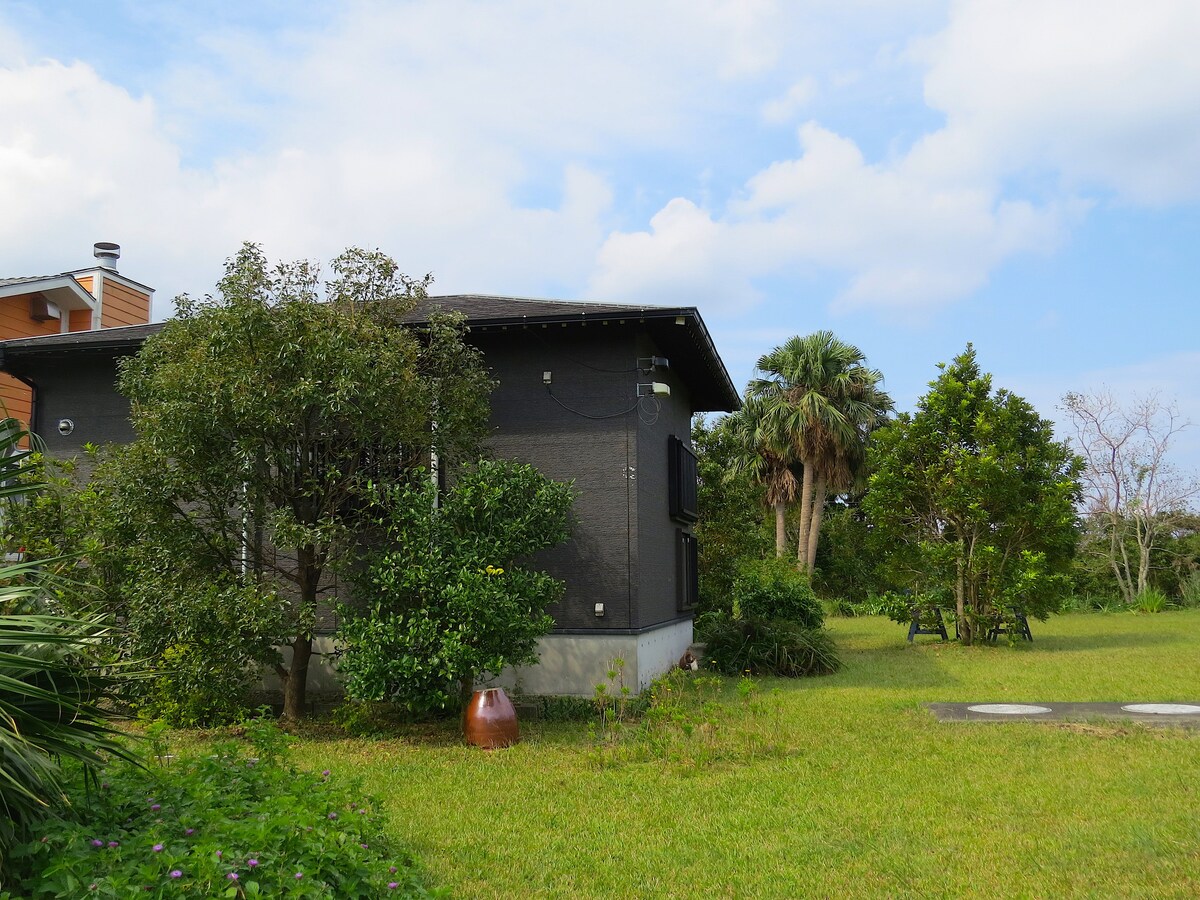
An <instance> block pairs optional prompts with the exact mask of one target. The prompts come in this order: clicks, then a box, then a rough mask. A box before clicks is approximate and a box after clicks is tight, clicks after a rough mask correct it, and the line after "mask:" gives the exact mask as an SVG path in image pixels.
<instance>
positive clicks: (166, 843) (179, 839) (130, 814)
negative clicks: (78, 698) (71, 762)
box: [0, 723, 431, 898]
mask: <svg viewBox="0 0 1200 900" xmlns="http://www.w3.org/2000/svg"><path fill="white" fill-rule="evenodd" d="M248 735H249V736H250V737H251V739H252V740H251V746H250V747H247V745H246V744H244V743H242V742H239V741H236V740H230V741H221V742H217V743H215V744H210V745H207V746H205V747H204V748H203V749H201V750H198V751H197V752H196V753H195V754H194V755H191V756H189V757H186V758H175V757H173V756H171V755H170V754H165V753H163V752H162V749H163V748H162V746H161V744H159V745H158V746H156V747H154V748H153V749H154V751H157V752H151V753H150V754H149V758H148V760H147V767H146V769H144V770H143V769H137V768H134V767H133V766H129V765H116V764H114V765H112V766H110V767H109V768H108V770H106V771H104V772H102V773H101V775H100V779H101V780H99V782H98V783H96V784H92V785H88V784H86V783H85V782H84V781H83V780H82V778H81V779H80V780H79V781H78V782H77V783H76V784H75V785H74V786H73V787H74V790H73V791H72V794H73V800H74V802H73V806H72V809H71V813H70V815H69V816H64V817H60V818H57V819H53V820H49V821H47V822H46V823H45V826H44V827H43V828H42V829H40V831H41V833H40V834H39V835H38V836H36V837H34V838H33V839H32V840H30V841H27V842H26V843H24V844H22V845H20V846H18V847H15V848H14V850H13V853H12V864H13V875H12V877H10V879H9V880H8V882H7V883H6V884H5V887H6V888H7V889H9V890H10V891H12V893H11V894H6V893H4V892H3V891H0V898H3V897H6V896H21V897H34V898H39V897H70V898H83V897H128V896H133V895H139V896H146V897H177V896H180V897H182V896H194V897H230V898H240V897H259V896H262V897H296V898H299V897H428V896H431V894H430V892H429V891H427V890H426V889H425V887H424V886H423V884H422V881H421V877H420V873H419V870H418V868H417V866H416V863H415V861H414V860H413V858H412V857H411V856H409V855H408V854H406V853H404V852H402V851H398V850H397V849H396V848H395V847H393V846H391V845H390V844H389V842H388V841H387V839H386V838H385V835H384V830H383V823H382V821H381V819H380V817H379V815H378V814H377V812H376V809H375V806H374V803H373V801H372V800H371V798H369V797H366V796H364V794H363V793H362V791H361V790H360V789H359V787H358V785H357V784H356V783H354V782H353V781H350V780H347V779H343V778H341V777H339V776H338V775H336V774H335V773H332V772H330V771H328V770H326V771H323V772H320V773H312V772H303V771H299V770H297V769H296V768H294V767H292V766H290V765H288V764H287V762H286V760H285V758H284V748H283V747H282V746H281V733H280V732H279V731H278V730H277V729H276V728H275V726H274V725H273V724H270V723H255V724H252V725H251V726H250V727H249V728H248ZM154 743H155V742H152V744H154Z"/></svg>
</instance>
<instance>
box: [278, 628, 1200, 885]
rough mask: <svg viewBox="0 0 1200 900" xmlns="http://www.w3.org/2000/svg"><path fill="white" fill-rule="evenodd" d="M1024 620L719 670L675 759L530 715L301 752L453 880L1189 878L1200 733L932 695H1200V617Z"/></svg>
mask: <svg viewBox="0 0 1200 900" xmlns="http://www.w3.org/2000/svg"><path fill="white" fill-rule="evenodd" d="M1031 624H1032V626H1033V630H1034V636H1035V639H1036V640H1035V643H1033V644H1032V645H1028V644H1027V645H1023V646H1018V647H1016V648H1012V649H1010V648H1009V647H1007V646H1005V645H1001V646H999V647H976V648H969V649H964V648H960V647H957V646H952V645H951V646H943V645H940V644H938V643H933V641H934V640H935V639H933V638H919V639H918V640H920V641H922V643H920V644H918V645H916V646H909V645H907V644H906V643H905V640H904V638H905V634H906V629H905V628H904V627H902V626H900V625H896V624H894V623H891V622H887V621H885V620H881V619H852V620H846V619H834V620H831V622H830V628H831V630H832V631H833V633H834V635H835V637H836V639H837V641H838V644H839V647H840V648H841V652H842V656H843V659H844V662H845V667H844V669H843V671H842V672H841V673H840V674H838V675H836V676H833V677H828V678H820V679H807V680H802V681H783V680H779V681H772V680H767V681H765V682H764V683H763V684H762V688H763V690H762V692H760V695H759V697H758V699H757V700H756V701H754V703H753V704H752V706H751V707H747V706H745V705H744V704H742V703H740V701H739V700H738V699H737V697H736V696H735V694H736V692H735V691H734V690H733V689H732V682H730V684H729V686H728V687H727V690H726V696H727V698H728V699H727V704H728V710H729V712H728V713H727V714H725V715H724V716H722V718H721V719H720V721H719V723H718V728H717V735H718V736H716V737H710V738H707V739H706V738H705V737H704V735H702V734H700V733H699V732H697V733H696V734H695V735H694V736H693V737H692V738H690V739H688V740H690V741H693V742H695V744H696V747H697V748H698V749H697V750H696V752H694V753H689V751H688V749H687V747H688V743H687V741H686V740H685V741H683V742H682V743H676V744H674V745H673V747H674V750H673V751H672V752H671V754H670V756H669V758H667V759H661V758H653V759H651V760H649V761H641V762H628V761H621V762H615V763H614V762H612V760H611V758H609V757H606V756H604V755H602V754H600V753H599V752H598V751H597V750H596V749H595V747H594V744H593V743H592V742H591V741H590V740H589V738H588V735H587V731H586V728H585V727H584V726H583V725H579V724H565V725H564V724H559V725H553V724H544V725H538V724H537V723H532V724H526V725H525V726H524V738H525V739H524V741H523V743H521V744H520V745H518V746H516V747H514V748H512V749H510V750H506V751H500V752H495V753H490V754H489V753H484V752H481V751H477V750H473V749H468V748H466V747H463V746H458V745H457V744H455V743H454V742H453V738H452V735H451V734H450V733H449V732H448V731H444V732H438V731H434V732H433V733H432V734H430V733H428V732H426V733H425V734H424V735H423V736H417V735H415V734H414V735H409V736H407V737H400V738H395V739H390V740H369V741H367V740H327V739H326V740H321V739H308V740H305V741H303V742H301V743H300V745H299V746H298V747H297V748H296V755H297V759H298V761H299V762H300V763H301V764H302V765H305V766H311V767H313V768H326V767H328V768H334V769H337V770H339V771H342V772H353V773H357V774H359V775H361V776H363V778H364V779H365V781H366V782H367V786H368V788H369V790H370V791H372V792H373V793H374V794H375V795H376V796H378V797H380V798H381V799H382V800H383V802H384V804H385V806H386V808H387V809H388V811H389V814H390V818H391V822H392V824H393V825H394V829H395V834H396V836H397V837H398V838H399V839H400V840H402V841H404V842H405V843H407V844H408V845H409V846H410V847H412V849H413V850H415V851H416V852H417V853H418V854H419V855H420V856H421V857H422V858H423V860H424V862H425V865H426V866H427V869H428V871H429V874H430V878H431V879H432V880H433V881H434V883H436V884H439V885H444V886H447V887H449V888H450V889H451V890H452V891H453V893H454V894H455V896H458V897H524V896H561V897H684V898H701V897H713V896H717V897H759V896H761V897H801V896H820V897H837V896H879V897H884V896H887V897H892V896H914V897H916V896H921V897H925V896H955V895H961V894H971V895H974V896H1033V897H1060V896H1061V897H1067V896H1096V897H1115V896H1122V897H1126V896H1154V897H1168V896H1178V897H1193V896H1197V895H1200V732H1196V731H1186V730H1183V729H1166V728H1162V729H1159V728H1150V727H1143V726H1134V725H1131V724H1129V723H1120V722H1116V723H1098V722H1092V723H1087V724H1083V725H1079V724H1066V723H1058V724H1052V723H1038V724H1034V723H1021V722H1011V723H1009V722H1006V723H1001V724H991V723H939V722H936V721H935V720H934V719H933V718H932V717H931V716H930V714H929V713H927V712H926V711H925V710H924V709H922V707H921V704H922V703H925V702H928V701H967V700H970V701H979V702H988V701H992V702H997V701H1037V700H1079V701H1104V700H1107V701H1117V700H1120V701H1187V700H1192V701H1196V700H1200V611H1189V612H1171V613H1165V614H1161V615H1157V616H1135V615H1133V614H1114V615H1072V616H1062V617H1057V618H1053V619H1051V620H1050V621H1049V622H1047V623H1044V624H1043V623H1038V622H1033V623H1031ZM776 689H777V691H776ZM755 708H756V709H757V712H754V711H753V710H754V709H755ZM710 746H711V747H714V748H716V749H715V750H714V751H712V752H709V751H708V750H706V749H705V748H706V747H710ZM680 747H682V748H683V749H682V751H680V749H679V748H680ZM756 748H757V749H756ZM706 756H707V757H715V758H714V759H706ZM605 759H609V762H608V764H605V762H604V760H605Z"/></svg>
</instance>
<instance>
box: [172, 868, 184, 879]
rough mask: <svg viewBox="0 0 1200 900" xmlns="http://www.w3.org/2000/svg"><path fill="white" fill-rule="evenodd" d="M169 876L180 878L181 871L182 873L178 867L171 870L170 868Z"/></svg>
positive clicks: (181, 875)
mask: <svg viewBox="0 0 1200 900" xmlns="http://www.w3.org/2000/svg"><path fill="white" fill-rule="evenodd" d="M171 877H172V878H182V877H183V873H182V872H181V871H179V870H178V869H172V870H171Z"/></svg>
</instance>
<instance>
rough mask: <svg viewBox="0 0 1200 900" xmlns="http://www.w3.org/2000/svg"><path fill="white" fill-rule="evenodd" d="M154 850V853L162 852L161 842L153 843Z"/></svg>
mask: <svg viewBox="0 0 1200 900" xmlns="http://www.w3.org/2000/svg"><path fill="white" fill-rule="evenodd" d="M154 852H155V853H162V844H155V845H154Z"/></svg>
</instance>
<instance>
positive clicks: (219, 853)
mask: <svg viewBox="0 0 1200 900" xmlns="http://www.w3.org/2000/svg"><path fill="white" fill-rule="evenodd" d="M220 858H221V851H220V850H218V851H217V859H220Z"/></svg>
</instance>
